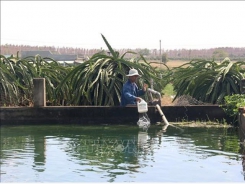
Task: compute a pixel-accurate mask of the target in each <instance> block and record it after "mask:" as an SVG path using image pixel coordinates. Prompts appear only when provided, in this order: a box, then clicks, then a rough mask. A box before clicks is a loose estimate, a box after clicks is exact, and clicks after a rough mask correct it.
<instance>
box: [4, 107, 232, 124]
mask: <svg viewBox="0 0 245 184" xmlns="http://www.w3.org/2000/svg"><path fill="white" fill-rule="evenodd" d="M161 109H162V112H163V113H164V115H165V116H166V118H167V120H168V121H169V122H187V121H215V122H217V121H219V122H223V121H224V120H227V123H232V122H229V120H228V119H227V118H228V117H227V116H226V114H225V113H224V111H223V109H222V108H221V107H219V106H216V105H213V106H201V105H200V106H196V105H193V106H162V107H161ZM147 115H148V117H149V118H150V120H151V123H156V122H161V121H162V117H161V116H160V114H159V112H158V111H157V109H156V107H155V106H148V112H147ZM138 119H139V113H138V111H137V107H105V106H46V107H1V108H0V125H26V124H42V125H43V124H82V125H91V124H124V125H125V124H133V125H135V124H136V122H137V121H138Z"/></svg>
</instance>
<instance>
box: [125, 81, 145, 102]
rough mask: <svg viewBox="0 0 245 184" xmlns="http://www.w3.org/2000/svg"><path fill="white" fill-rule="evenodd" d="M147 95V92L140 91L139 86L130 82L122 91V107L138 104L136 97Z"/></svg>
mask: <svg viewBox="0 0 245 184" xmlns="http://www.w3.org/2000/svg"><path fill="white" fill-rule="evenodd" d="M144 94H145V91H144V90H142V89H138V86H137V85H136V84H135V83H131V82H130V80H128V81H127V82H126V83H125V84H124V85H123V89H122V96H121V106H126V105H129V104H131V105H133V104H136V100H135V98H136V97H139V96H142V95H144Z"/></svg>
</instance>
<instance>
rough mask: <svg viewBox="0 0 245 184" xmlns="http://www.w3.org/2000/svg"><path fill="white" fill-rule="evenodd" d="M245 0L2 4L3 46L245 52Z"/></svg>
mask: <svg viewBox="0 0 245 184" xmlns="http://www.w3.org/2000/svg"><path fill="white" fill-rule="evenodd" d="M244 10H245V1H1V45H4V44H15V45H31V46H54V47H75V48H87V49H107V47H106V44H105V43H104V41H103V39H102V36H101V34H103V35H104V36H105V38H106V39H107V41H108V42H109V43H110V45H111V46H112V48H114V49H136V48H141V49H144V48H147V49H159V48H161V49H165V50H168V49H208V48H217V47H245V11H244Z"/></svg>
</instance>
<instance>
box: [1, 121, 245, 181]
mask: <svg viewBox="0 0 245 184" xmlns="http://www.w3.org/2000/svg"><path fill="white" fill-rule="evenodd" d="M165 128H166V129H165V130H163V127H162V126H156V125H154V126H151V127H150V128H149V129H148V130H147V131H143V130H141V129H139V127H137V126H120V125H110V126H106V125H105V126H81V125H48V126H47V125H45V126H41V125H38V126H29V125H25V126H2V127H1V155H0V156H1V182H243V181H244V174H243V173H244V171H243V151H242V150H241V149H242V148H241V147H240V144H239V143H240V141H239V135H238V131H237V129H235V128H197V127H195V128H191V127H184V128H183V127H182V128H180V127H179V128H177V127H173V126H168V127H165Z"/></svg>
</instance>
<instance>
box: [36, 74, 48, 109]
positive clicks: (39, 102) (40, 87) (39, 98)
mask: <svg viewBox="0 0 245 184" xmlns="http://www.w3.org/2000/svg"><path fill="white" fill-rule="evenodd" d="M33 85H34V91H33V99H34V107H45V106H46V86H45V78H34V79H33Z"/></svg>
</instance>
